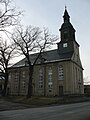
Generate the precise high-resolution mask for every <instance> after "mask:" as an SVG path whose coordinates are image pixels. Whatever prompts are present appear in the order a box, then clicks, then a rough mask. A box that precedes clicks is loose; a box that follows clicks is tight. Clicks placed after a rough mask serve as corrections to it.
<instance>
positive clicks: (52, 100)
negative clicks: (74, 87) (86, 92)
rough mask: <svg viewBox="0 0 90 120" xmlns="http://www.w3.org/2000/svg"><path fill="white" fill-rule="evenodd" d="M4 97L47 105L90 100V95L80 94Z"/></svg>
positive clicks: (28, 103) (18, 101)
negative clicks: (75, 95)
mask: <svg viewBox="0 0 90 120" xmlns="http://www.w3.org/2000/svg"><path fill="white" fill-rule="evenodd" d="M4 99H7V100H8V101H11V102H17V103H23V104H27V105H31V106H36V107H38V106H47V105H60V104H69V103H77V102H85V101H90V97H85V96H82V97H80V96H78V97H74V96H73V97H71V96H69V97H68V96H65V97H61V98H60V97H39V96H37V97H35V96H32V97H31V98H28V99H27V98H26V96H8V97H5V98H4Z"/></svg>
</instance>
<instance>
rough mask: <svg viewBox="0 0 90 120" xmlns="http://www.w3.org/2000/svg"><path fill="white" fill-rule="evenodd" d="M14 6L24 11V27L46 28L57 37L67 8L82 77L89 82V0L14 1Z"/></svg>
mask: <svg viewBox="0 0 90 120" xmlns="http://www.w3.org/2000/svg"><path fill="white" fill-rule="evenodd" d="M15 4H16V6H18V8H20V9H21V10H24V11H25V12H24V17H23V18H22V23H23V24H24V25H33V26H37V27H41V28H42V27H48V28H49V31H50V32H51V33H52V34H55V35H59V28H60V26H61V24H62V23H63V18H62V16H63V14H64V8H65V5H66V6H67V10H68V13H69V15H70V20H71V23H72V25H73V26H74V28H75V30H76V41H77V42H78V43H79V44H80V57H81V61H82V65H83V68H84V77H85V78H87V80H88V81H90V0H15Z"/></svg>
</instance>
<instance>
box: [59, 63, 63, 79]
mask: <svg viewBox="0 0 90 120" xmlns="http://www.w3.org/2000/svg"><path fill="white" fill-rule="evenodd" d="M63 79H64V74H63V66H62V65H59V66H58V80H63Z"/></svg>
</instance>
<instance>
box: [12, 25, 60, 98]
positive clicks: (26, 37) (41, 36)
mask: <svg viewBox="0 0 90 120" xmlns="http://www.w3.org/2000/svg"><path fill="white" fill-rule="evenodd" d="M24 29H25V28H22V27H19V28H17V30H16V32H14V34H13V36H12V39H13V40H14V42H15V44H16V45H17V46H18V50H19V51H21V52H22V54H23V55H24V56H25V57H26V59H27V62H28V65H29V83H28V93H27V98H28V97H31V96H32V76H33V69H34V66H35V64H36V62H37V60H38V58H39V57H40V55H41V53H42V52H43V51H44V50H45V49H46V48H47V47H50V45H52V44H53V42H55V41H56V40H57V39H58V37H57V36H54V35H50V34H49V32H48V29H45V28H44V29H43V30H40V28H38V27H32V26H29V27H26V29H25V30H24ZM36 51H37V52H38V54H37V56H36V57H35V59H34V60H33V62H32V58H31V55H30V54H31V53H32V52H36Z"/></svg>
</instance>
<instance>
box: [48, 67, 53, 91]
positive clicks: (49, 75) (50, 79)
mask: <svg viewBox="0 0 90 120" xmlns="http://www.w3.org/2000/svg"><path fill="white" fill-rule="evenodd" d="M52 84H53V83H52V68H51V67H49V69H48V88H49V92H51V90H52Z"/></svg>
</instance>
